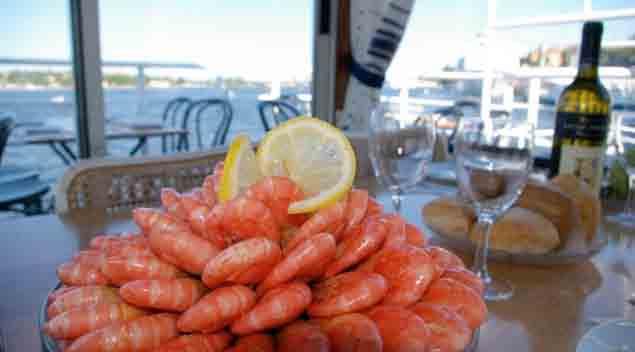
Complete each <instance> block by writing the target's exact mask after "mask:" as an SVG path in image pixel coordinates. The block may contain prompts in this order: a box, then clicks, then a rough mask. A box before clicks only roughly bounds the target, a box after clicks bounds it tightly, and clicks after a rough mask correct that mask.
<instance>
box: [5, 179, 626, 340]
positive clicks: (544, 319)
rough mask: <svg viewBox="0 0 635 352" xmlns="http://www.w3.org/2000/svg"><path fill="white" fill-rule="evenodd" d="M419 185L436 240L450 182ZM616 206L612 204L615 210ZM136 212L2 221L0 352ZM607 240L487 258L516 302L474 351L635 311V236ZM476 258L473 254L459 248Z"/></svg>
mask: <svg viewBox="0 0 635 352" xmlns="http://www.w3.org/2000/svg"><path fill="white" fill-rule="evenodd" d="M357 186H358V187H365V188H368V189H369V191H370V193H371V194H374V195H375V197H376V198H377V199H378V200H379V201H380V202H382V203H383V205H384V209H385V210H386V211H392V204H391V196H390V194H388V193H387V192H386V191H383V189H382V188H381V187H380V186H378V185H377V183H376V182H375V181H374V179H372V178H367V179H362V180H359V181H358V182H357ZM439 190H441V191H438V192H437V191H435V189H433V191H430V188H429V187H427V188H425V189H421V190H419V189H417V190H413V191H412V192H408V193H406V194H405V195H404V199H403V200H402V202H401V208H400V212H401V215H402V216H404V217H405V218H406V219H407V220H408V221H409V222H411V223H414V224H416V225H418V226H422V229H423V231H424V233H425V234H426V236H427V241H428V243H429V244H432V245H434V244H439V243H442V241H441V239H440V238H439V237H438V236H437V235H435V234H434V233H433V232H431V231H430V230H429V229H428V228H427V227H426V226H425V225H423V223H422V217H421V207H422V205H423V204H425V203H426V202H428V201H430V200H432V199H434V198H436V197H438V196H439V195H442V194H448V193H452V188H451V187H446V186H439ZM608 211H610V210H608ZM134 230H135V226H134V224H133V222H132V221H131V216H130V212H121V213H117V214H106V213H102V212H99V211H78V212H75V213H71V214H67V215H63V216H58V215H45V216H34V217H25V218H20V219H14V220H9V221H5V222H0V343H1V344H2V345H1V346H0V347H2V348H0V350H2V351H9V352H12V351H23V352H27V351H40V350H41V349H42V345H41V342H40V331H39V330H38V314H39V312H40V310H41V309H42V306H43V304H44V302H45V300H46V297H47V294H48V292H49V291H50V290H51V289H52V288H53V287H55V286H56V285H57V284H58V280H57V277H56V267H57V266H58V265H59V264H61V263H63V262H65V261H67V260H69V259H70V258H71V257H72V255H73V253H75V252H77V251H78V250H80V249H82V248H85V247H87V246H88V244H89V241H90V239H91V238H93V237H94V236H96V235H98V234H103V233H120V232H124V231H134ZM600 231H601V235H603V236H606V244H605V245H604V247H603V248H602V249H601V250H599V252H598V253H596V254H595V255H593V256H592V257H590V258H588V259H585V260H581V261H579V262H576V263H572V264H567V265H552V266H541V265H519V264H510V263H496V262H490V265H489V268H490V271H491V273H492V275H494V276H495V277H498V278H504V279H507V280H509V281H510V282H511V283H512V284H513V286H514V288H515V292H514V295H513V297H512V298H511V299H509V300H504V301H498V302H487V308H488V310H489V313H488V317H487V320H486V322H485V323H484V324H483V325H482V326H481V328H480V330H479V334H478V335H479V336H478V339H479V341H478V347H477V349H476V350H477V351H483V352H497V351H501V352H503V351H505V352H509V351H513V352H525V351H559V352H564V351H575V350H576V345H577V343H578V341H579V340H580V338H581V337H582V336H583V335H584V334H585V332H586V331H588V330H589V329H590V328H592V327H593V326H596V325H598V324H602V323H603V322H606V321H610V320H613V319H619V318H626V319H634V318H635V306H634V305H633V303H634V302H633V296H632V294H633V292H635V291H634V289H635V279H634V277H635V255H633V253H634V251H635V248H634V247H635V245H634V243H635V233H634V232H632V231H627V230H623V229H620V228H618V227H614V226H611V225H610V224H608V223H604V224H603V225H602V228H601V230H600ZM461 256H462V257H463V259H464V260H465V262H466V264H468V265H469V263H470V262H471V256H470V255H469V254H466V253H461Z"/></svg>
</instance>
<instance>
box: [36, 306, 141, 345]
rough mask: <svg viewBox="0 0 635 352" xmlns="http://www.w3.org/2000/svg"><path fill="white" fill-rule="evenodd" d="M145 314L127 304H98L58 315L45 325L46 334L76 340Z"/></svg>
mask: <svg viewBox="0 0 635 352" xmlns="http://www.w3.org/2000/svg"><path fill="white" fill-rule="evenodd" d="M145 314H146V313H145V312H144V311H142V310H140V309H138V308H135V307H133V306H131V305H128V304H126V303H97V304H95V305H92V306H83V307H78V308H75V309H73V310H69V311H67V312H64V313H62V314H60V315H57V316H56V317H55V318H53V319H51V320H49V321H48V322H47V323H46V324H45V325H44V332H45V333H46V334H47V335H49V336H51V337H53V338H56V339H64V340H69V339H75V338H77V337H80V336H82V335H84V334H86V333H89V332H91V331H94V330H97V329H101V328H103V327H105V326H107V325H110V324H112V323H115V322H119V321H127V320H132V319H135V318H138V317H140V316H142V315H145Z"/></svg>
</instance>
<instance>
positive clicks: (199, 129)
mask: <svg viewBox="0 0 635 352" xmlns="http://www.w3.org/2000/svg"><path fill="white" fill-rule="evenodd" d="M208 111H211V112H215V113H213V114H211V116H212V117H214V116H215V117H217V119H214V120H216V121H218V122H217V125H216V127H215V128H213V127H211V125H208V124H207V123H209V122H215V121H214V120H211V119H207V120H203V117H205V116H206V115H208V116H209V115H210V114H209V113H208ZM233 117H234V109H233V108H232V105H231V104H230V103H229V102H228V101H227V100H225V99H202V100H197V101H194V102H192V103H191V104H190V106H189V107H188V108H187V111H186V112H185V117H184V119H183V125H182V128H183V129H189V126H190V125H189V123H190V119H191V118H194V130H195V133H196V143H197V145H198V149H201V150H202V149H203V148H204V146H205V145H208V146H210V147H215V146H220V145H223V144H225V140H226V139H227V134H228V132H229V127H230V126H231V122H232V119H233ZM204 125H205V126H204ZM212 129H213V133H211V130H212ZM203 132H205V133H203ZM204 134H205V136H212V135H213V137H212V139H211V141H210V142H209V143H204V142H203V135H204ZM178 150H186V151H189V150H190V143H189V139H188V138H183V139H182V140H181V141H179V145H178Z"/></svg>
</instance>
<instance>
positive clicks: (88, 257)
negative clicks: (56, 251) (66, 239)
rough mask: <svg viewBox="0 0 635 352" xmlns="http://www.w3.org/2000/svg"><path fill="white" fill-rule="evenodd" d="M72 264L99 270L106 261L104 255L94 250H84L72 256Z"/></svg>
mask: <svg viewBox="0 0 635 352" xmlns="http://www.w3.org/2000/svg"><path fill="white" fill-rule="evenodd" d="M72 261H73V262H74V263H80V264H86V265H88V266H92V267H96V268H101V266H102V265H103V264H104V262H105V261H106V253H104V252H102V251H99V250H96V249H85V250H83V251H79V252H77V253H76V254H75V255H73V259H72Z"/></svg>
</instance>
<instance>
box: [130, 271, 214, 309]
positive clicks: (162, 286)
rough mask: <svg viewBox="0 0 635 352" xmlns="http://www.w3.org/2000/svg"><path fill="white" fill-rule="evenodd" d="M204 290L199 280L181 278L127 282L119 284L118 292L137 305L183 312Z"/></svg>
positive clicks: (196, 300)
mask: <svg viewBox="0 0 635 352" xmlns="http://www.w3.org/2000/svg"><path fill="white" fill-rule="evenodd" d="M206 291H207V290H206V289H205V286H203V283H201V282H200V281H199V280H194V279H189V278H182V279H159V280H137V281H132V282H128V283H127V284H125V285H123V286H121V288H120V289H119V294H120V295H121V298H123V300H124V301H126V302H128V303H130V304H133V305H135V306H137V307H143V308H154V309H161V310H167V311H172V312H184V311H186V310H187V309H188V308H190V307H191V306H192V305H193V304H194V303H196V302H198V300H199V299H200V298H201V297H202V296H203V295H204V294H205V292H206Z"/></svg>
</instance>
